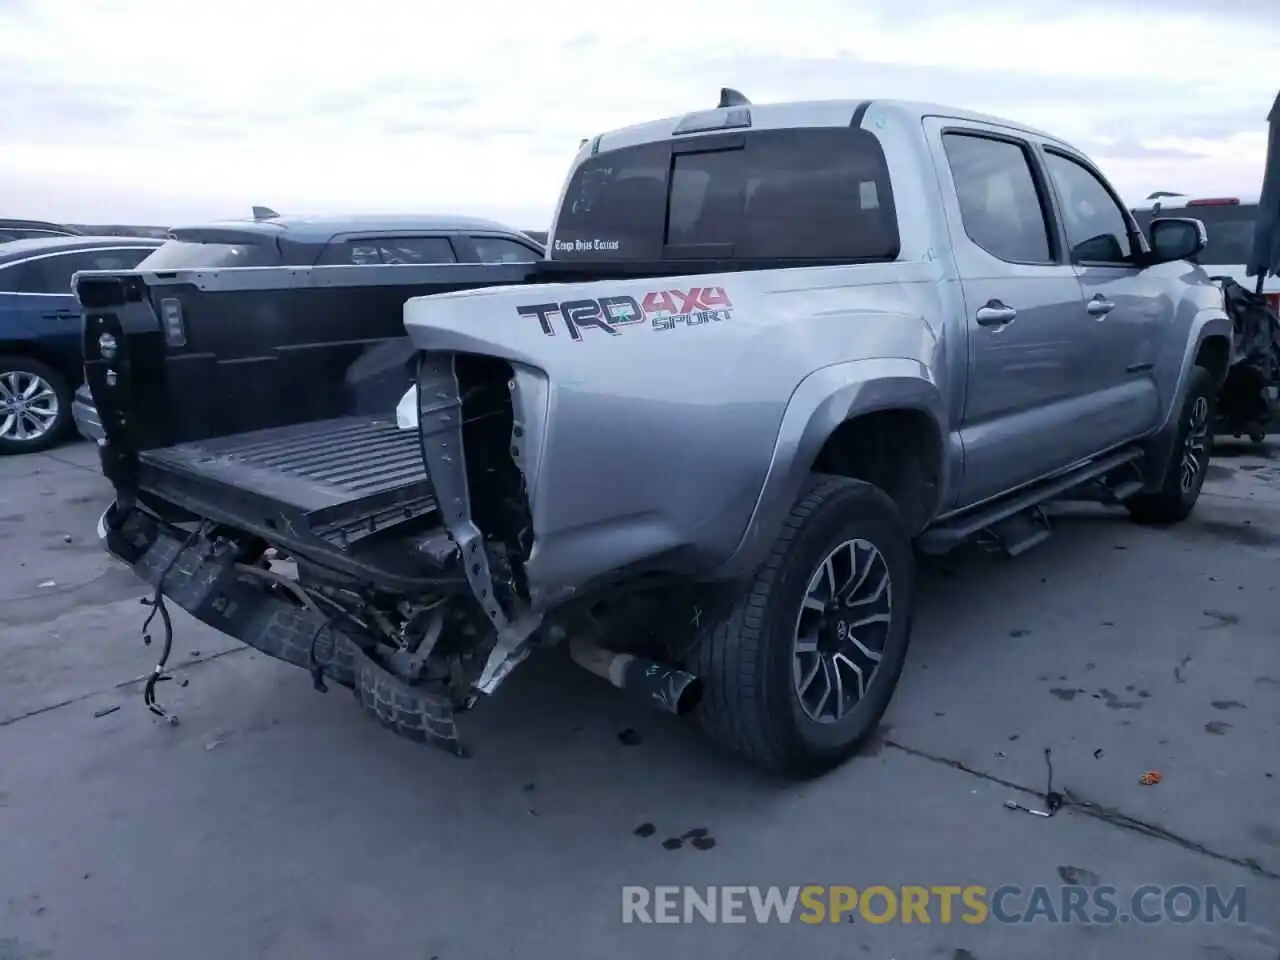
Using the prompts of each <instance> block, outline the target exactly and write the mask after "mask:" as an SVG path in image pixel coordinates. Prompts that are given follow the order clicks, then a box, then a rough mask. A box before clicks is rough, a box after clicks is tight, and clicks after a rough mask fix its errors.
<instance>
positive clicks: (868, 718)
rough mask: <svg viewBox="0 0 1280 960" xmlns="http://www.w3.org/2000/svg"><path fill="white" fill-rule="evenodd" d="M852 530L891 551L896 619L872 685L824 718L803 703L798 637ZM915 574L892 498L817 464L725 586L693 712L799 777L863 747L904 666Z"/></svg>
mask: <svg viewBox="0 0 1280 960" xmlns="http://www.w3.org/2000/svg"><path fill="white" fill-rule="evenodd" d="M852 539H860V540H864V541H867V542H869V543H870V544H871V545H872V546H874V547H875V548H876V550H877V551H879V553H880V556H881V557H882V558H883V561H884V569H885V571H886V572H887V575H888V578H889V590H890V595H891V607H890V611H889V621H888V624H887V627H886V629H885V631H884V633H883V634H882V635H881V636H882V640H883V646H882V648H881V651H882V659H881V661H880V663H879V666H878V667H877V668H876V669H875V672H874V673H873V674H872V679H871V681H870V682H869V683H868V685H867V688H866V693H865V696H863V697H862V698H861V699H860V700H858V701H857V702H856V704H855V705H854V706H853V707H852V708H851V709H850V710H849V712H848V713H847V714H846V715H845V716H844V717H843V718H842V719H838V720H835V721H833V722H828V723H819V722H817V721H815V720H814V719H811V716H810V715H809V714H807V713H806V711H805V709H804V708H802V706H801V703H800V697H799V695H798V694H797V690H796V684H795V682H794V680H793V649H792V644H793V641H794V638H795V634H796V629H797V622H798V620H797V618H798V617H799V615H800V610H801V606H802V604H803V603H804V600H805V596H806V591H807V588H808V586H809V581H810V578H811V577H813V576H815V574H816V572H817V570H818V569H819V567H820V566H821V565H822V564H823V563H824V561H825V560H826V558H827V557H828V555H829V554H830V553H831V552H832V551H833V550H835V549H837V547H839V546H840V545H841V544H842V543H844V542H845V541H848V540H852ZM914 578H915V570H914V556H913V553H912V546H911V537H910V535H909V534H908V532H907V528H906V525H905V523H904V522H903V520H902V516H901V515H900V513H899V512H898V508H897V507H896V506H895V504H894V503H893V501H892V500H890V499H889V497H887V496H886V495H885V494H884V493H882V492H881V491H880V490H878V489H877V488H875V487H873V486H872V485H870V484H868V483H863V482H861V481H858V480H850V479H847V478H845V477H832V476H815V477H814V479H813V480H812V481H811V482H810V484H809V486H808V487H807V488H806V489H805V491H804V493H803V494H802V495H801V496H800V498H799V500H798V501H797V503H796V505H795V506H794V507H793V508H792V510H791V514H790V515H789V516H788V518H787V521H786V523H785V524H784V525H783V528H782V531H781V533H779V535H778V539H777V541H776V542H775V543H774V546H773V549H772V551H771V552H770V554H769V556H768V558H767V559H766V560H765V562H764V563H763V564H762V565H761V566H760V569H759V570H757V571H756V573H755V575H754V577H752V578H751V579H750V580H749V581H746V582H745V583H739V584H736V585H733V586H729V587H726V588H723V592H722V593H721V594H720V596H719V597H718V598H717V599H716V600H715V601H714V602H713V603H712V605H711V609H710V610H708V611H707V612H708V613H709V614H710V616H709V617H708V618H707V620H706V622H705V624H704V625H703V627H702V628H701V630H700V631H699V636H698V637H697V640H696V642H695V644H694V646H693V649H692V651H691V656H690V657H689V658H688V665H689V667H690V669H691V670H692V671H693V672H694V673H695V674H696V675H697V676H698V677H699V678H700V679H701V680H702V682H703V691H704V692H703V696H702V700H701V702H700V703H699V704H698V707H697V708H696V710H695V712H694V715H695V716H696V717H697V718H698V720H699V722H700V724H701V726H702V728H703V730H704V732H705V733H706V734H707V735H708V736H709V737H710V738H711V740H712V741H713V742H715V743H716V744H718V745H719V746H721V747H723V748H725V749H727V750H729V751H731V752H733V753H736V754H738V755H739V756H741V757H743V758H745V759H747V760H749V761H750V762H751V763H753V764H754V765H755V766H757V767H759V768H761V769H763V770H765V771H766V772H768V773H772V774H776V775H780V776H785V777H789V778H792V779H803V778H807V777H813V776H818V775H820V774H822V773H825V772H827V771H828V770H831V769H832V768H833V767H836V766H838V765H839V764H841V763H842V762H844V761H845V760H847V759H848V758H849V757H851V756H853V755H854V754H855V753H857V751H858V750H859V748H860V747H861V746H862V744H863V743H864V742H865V741H866V739H867V738H868V737H869V736H870V735H871V734H872V732H873V731H874V730H875V728H876V726H877V725H878V724H879V722H880V718H881V717H882V716H883V715H884V712H885V710H886V708H887V707H888V706H889V701H890V699H891V698H892V696H893V691H894V689H895V688H896V686H897V683H898V678H899V676H900V675H901V673H902V666H903V663H904V661H905V659H906V654H907V647H908V644H909V642H910V638H911V625H912V616H913V608H914V600H915V584H914ZM825 679H826V678H825V677H824V680H825Z"/></svg>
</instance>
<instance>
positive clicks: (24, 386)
mask: <svg viewBox="0 0 1280 960" xmlns="http://www.w3.org/2000/svg"><path fill="white" fill-rule="evenodd" d="M71 423H72V421H71V385H70V384H69V383H68V382H67V379H66V378H65V377H64V376H62V374H60V373H58V371H56V370H54V369H53V368H52V367H50V366H49V365H48V364H46V363H42V362H40V361H39V360H34V359H31V358H30V357H0V454H16V453H36V452H38V451H40V450H48V449H49V448H50V447H53V446H56V445H57V444H59V443H61V442H62V441H63V440H64V439H65V438H66V435H67V433H68V431H69V430H70V428H71Z"/></svg>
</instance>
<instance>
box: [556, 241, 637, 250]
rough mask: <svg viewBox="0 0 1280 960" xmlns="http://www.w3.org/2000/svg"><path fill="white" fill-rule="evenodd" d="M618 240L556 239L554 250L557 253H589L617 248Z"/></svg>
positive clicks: (619, 243) (619, 244)
mask: <svg viewBox="0 0 1280 960" xmlns="http://www.w3.org/2000/svg"><path fill="white" fill-rule="evenodd" d="M621 245H622V244H621V242H620V241H618V240H557V241H556V242H555V248H556V251H557V252H559V253H591V252H594V251H599V250H617V249H618V248H619V247H620V246H621Z"/></svg>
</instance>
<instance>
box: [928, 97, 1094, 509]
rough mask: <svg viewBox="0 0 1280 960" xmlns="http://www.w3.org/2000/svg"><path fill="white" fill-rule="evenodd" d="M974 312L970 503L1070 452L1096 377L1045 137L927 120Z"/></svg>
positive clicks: (1057, 463)
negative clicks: (1089, 367)
mask: <svg viewBox="0 0 1280 960" xmlns="http://www.w3.org/2000/svg"><path fill="white" fill-rule="evenodd" d="M927 127H928V129H929V132H930V135H931V138H932V143H933V148H934V150H935V151H936V155H937V156H936V159H937V163H938V170H939V172H940V174H941V176H942V177H943V180H944V186H945V181H946V179H947V178H948V177H949V178H950V181H951V185H952V189H950V190H946V189H944V205H945V208H946V212H947V219H948V222H949V227H950V233H951V241H952V247H953V250H954V251H955V256H956V262H957V267H958V269H959V273H960V276H961V278H962V281H961V283H962V288H963V291H964V300H965V305H966V306H965V309H966V314H967V317H968V324H969V331H968V351H969V377H968V388H967V391H966V398H965V405H964V412H963V414H962V419H961V438H962V440H963V443H964V450H965V470H964V480H963V482H962V483H961V488H960V505H969V504H973V503H977V502H979V501H981V500H984V499H987V498H988V497H991V496H994V495H996V494H999V493H1002V492H1004V491H1005V490H1007V489H1009V488H1010V487H1011V486H1014V485H1020V484H1023V483H1027V482H1030V481H1032V480H1035V479H1037V478H1039V477H1041V476H1044V475H1045V474H1048V473H1050V472H1052V471H1053V470H1055V469H1057V468H1060V467H1062V466H1064V465H1065V464H1066V463H1070V462H1071V461H1072V460H1074V459H1076V458H1078V457H1079V456H1080V452H1081V451H1082V450H1087V449H1088V448H1089V446H1090V442H1089V439H1088V438H1087V437H1086V436H1084V435H1083V434H1082V433H1081V431H1080V429H1079V428H1078V426H1077V425H1076V423H1075V417H1076V415H1077V410H1078V401H1079V400H1080V399H1081V398H1082V397H1083V396H1084V394H1085V392H1086V391H1087V389H1088V387H1087V384H1086V382H1085V380H1084V379H1083V378H1082V375H1081V371H1082V370H1083V369H1084V366H1085V363H1086V360H1087V357H1086V355H1085V351H1084V346H1083V343H1082V341H1081V339H1080V336H1079V331H1080V327H1081V324H1082V322H1083V317H1084V304H1083V302H1082V299H1081V293H1080V281H1079V279H1078V278H1077V276H1076V274H1075V271H1074V270H1073V269H1072V268H1071V265H1070V264H1068V263H1067V262H1066V260H1065V257H1064V255H1063V252H1062V249H1061V242H1060V239H1059V234H1058V230H1057V227H1056V224H1055V221H1054V213H1053V205H1052V202H1051V200H1050V192H1049V188H1048V184H1047V182H1046V180H1045V176H1044V172H1043V170H1042V168H1041V167H1040V165H1039V163H1038V160H1037V154H1036V150H1035V148H1034V146H1033V145H1032V144H1031V143H1030V142H1029V141H1028V140H1026V139H1024V138H1021V137H1019V136H1014V135H1011V133H1010V132H1009V131H1006V130H1003V129H1002V128H998V127H992V126H988V125H985V124H976V123H970V122H967V121H966V122H960V121H952V120H950V119H941V118H935V119H931V120H929V121H927Z"/></svg>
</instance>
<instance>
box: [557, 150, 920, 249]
mask: <svg viewBox="0 0 1280 960" xmlns="http://www.w3.org/2000/svg"><path fill="white" fill-rule="evenodd" d="M897 255H898V224H897V217H896V215H895V213H894V208H893V193H892V190H891V189H890V185H889V171H888V168H887V166H886V164H885V159H884V152H883V151H882V150H881V148H880V143H879V141H878V140H877V139H876V138H875V136H874V135H873V134H871V133H870V132H868V131H865V130H860V129H858V128H856V127H841V128H810V129H802V130H762V131H757V132H752V133H745V134H727V135H726V134H716V135H712V136H705V137H700V138H692V139H688V140H685V139H680V140H672V141H662V142H659V143H651V144H643V145H641V146H636V147H624V148H622V149H619V150H613V151H609V152H608V153H604V154H601V155H600V156H597V157H591V158H589V159H587V160H585V161H584V162H583V163H582V165H581V166H579V167H578V169H577V170H576V171H575V172H574V174H573V178H572V180H571V181H570V183H569V187H568V190H567V191H566V193H565V200H564V203H563V204H562V206H561V209H560V214H559V217H558V220H557V222H556V229H555V236H554V240H553V247H552V250H551V259H553V260H609V261H618V260H624V261H625V260H633V261H654V260H662V259H674V260H688V259H719V258H723V259H733V260H826V261H835V262H848V261H861V260H892V259H894V258H896V257H897Z"/></svg>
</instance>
